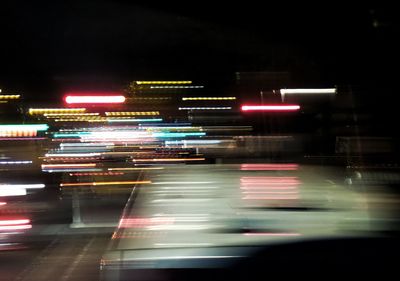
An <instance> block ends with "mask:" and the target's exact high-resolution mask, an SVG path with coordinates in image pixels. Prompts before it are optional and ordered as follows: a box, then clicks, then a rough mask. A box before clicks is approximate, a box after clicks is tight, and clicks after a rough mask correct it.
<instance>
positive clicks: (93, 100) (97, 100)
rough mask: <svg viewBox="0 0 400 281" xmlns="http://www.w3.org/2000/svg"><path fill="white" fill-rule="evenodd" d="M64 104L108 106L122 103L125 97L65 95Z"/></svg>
mask: <svg viewBox="0 0 400 281" xmlns="http://www.w3.org/2000/svg"><path fill="white" fill-rule="evenodd" d="M65 102H66V103H68V104H82V103H88V104H108V103H123V102H125V97H124V96H121V95H67V96H66V97H65Z"/></svg>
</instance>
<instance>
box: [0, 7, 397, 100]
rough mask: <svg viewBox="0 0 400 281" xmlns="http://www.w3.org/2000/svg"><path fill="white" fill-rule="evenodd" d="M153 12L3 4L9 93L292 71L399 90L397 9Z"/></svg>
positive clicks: (313, 81)
mask: <svg viewBox="0 0 400 281" xmlns="http://www.w3.org/2000/svg"><path fill="white" fill-rule="evenodd" d="M145 3H146V2H145V1H141V2H140V1H139V2H137V1H110V0H100V1H18V0H17V1H9V2H6V3H3V2H2V7H1V10H0V36H1V41H0V62H1V65H0V87H1V88H3V89H10V90H15V91H16V90H20V91H23V92H25V93H26V94H27V95H28V96H31V97H33V98H39V97H40V98H43V97H47V96H50V95H51V94H52V93H55V94H57V92H58V91H62V90H63V89H65V88H68V87H78V86H79V87H91V88H113V87H114V88H115V87H119V86H120V85H122V84H123V83H125V82H126V81H129V80H132V79H193V80H195V79H205V80H213V79H214V80H215V79H216V78H225V77H230V75H232V74H233V73H234V72H235V71H290V72H291V73H292V76H293V79H294V83H296V85H298V86H313V85H327V86H330V85H332V84H334V85H337V84H355V85H367V86H368V85H372V86H373V87H375V88H380V87H386V88H388V89H390V88H391V87H392V86H391V85H394V84H395V82H396V81H397V78H396V73H395V72H394V70H395V67H397V66H398V65H399V64H398V63H399V58H398V50H399V44H398V43H397V42H396V41H398V40H397V38H398V35H399V34H398V33H399V29H398V22H397V21H396V18H397V17H396V16H395V14H394V13H395V12H394V10H393V9H392V8H393V7H384V8H380V9H378V8H374V7H367V6H362V5H360V6H351V7H350V6H344V5H343V6H330V5H329V4H326V3H325V4H324V5H321V6H319V7H315V6H313V7H312V8H310V7H304V6H296V7H294V6H291V7H290V9H289V8H288V7H287V6H286V7H284V6H282V7H277V6H271V5H270V4H268V3H266V6H264V5H262V4H261V3H258V2H256V1H254V2H253V3H252V2H251V1H250V2H249V1H245V2H243V3H241V4H240V5H239V4H238V3H239V2H237V3H236V2H231V4H225V5H219V6H217V5H215V3H216V1H214V2H211V1H210V2H200V1H198V2H194V3H192V4H190V2H188V1H187V2H185V4H184V5H182V4H181V5H178V4H171V3H168V4H163V5H159V4H145ZM255 3H258V4H255Z"/></svg>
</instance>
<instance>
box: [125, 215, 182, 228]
mask: <svg viewBox="0 0 400 281" xmlns="http://www.w3.org/2000/svg"><path fill="white" fill-rule="evenodd" d="M174 222H175V219H174V218H168V217H161V218H126V219H121V221H120V223H119V228H144V227H148V226H159V225H171V224H174Z"/></svg>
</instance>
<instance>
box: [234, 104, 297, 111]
mask: <svg viewBox="0 0 400 281" xmlns="http://www.w3.org/2000/svg"><path fill="white" fill-rule="evenodd" d="M241 109H242V111H296V110H299V109H300V105H297V104H270V105H242V107H241Z"/></svg>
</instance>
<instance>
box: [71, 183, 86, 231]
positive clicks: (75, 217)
mask: <svg viewBox="0 0 400 281" xmlns="http://www.w3.org/2000/svg"><path fill="white" fill-rule="evenodd" d="M83 225H84V224H83V223H82V218H81V207H80V204H79V197H78V190H77V189H76V188H73V192H72V224H71V225H70V227H73V228H74V227H82V226H83Z"/></svg>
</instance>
